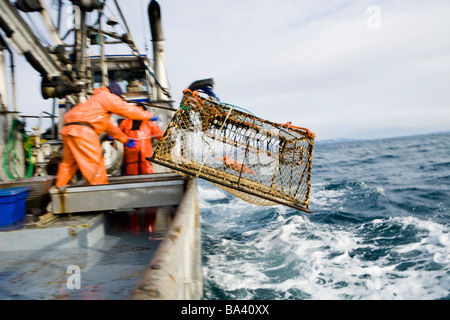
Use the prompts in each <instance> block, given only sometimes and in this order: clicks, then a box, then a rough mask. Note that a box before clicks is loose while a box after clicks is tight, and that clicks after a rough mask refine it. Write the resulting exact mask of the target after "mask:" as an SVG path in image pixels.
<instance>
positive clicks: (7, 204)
mask: <svg viewBox="0 0 450 320" xmlns="http://www.w3.org/2000/svg"><path fill="white" fill-rule="evenodd" d="M30 190H31V187H17V188H7V189H0V226H1V227H4V226H9V225H12V224H14V223H16V222H17V221H20V220H22V219H23V218H24V217H25V206H26V199H27V197H28V192H29V191H30Z"/></svg>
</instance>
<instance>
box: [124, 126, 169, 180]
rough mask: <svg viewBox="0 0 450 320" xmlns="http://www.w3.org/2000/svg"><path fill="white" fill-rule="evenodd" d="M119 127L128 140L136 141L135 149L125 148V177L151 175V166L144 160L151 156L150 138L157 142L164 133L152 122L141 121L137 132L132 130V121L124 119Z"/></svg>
mask: <svg viewBox="0 0 450 320" xmlns="http://www.w3.org/2000/svg"><path fill="white" fill-rule="evenodd" d="M119 127H120V129H122V131H123V132H125V133H126V134H127V135H128V136H130V138H133V139H136V140H137V145H136V147H134V148H127V147H125V153H124V161H123V162H124V164H125V166H126V167H125V173H126V174H127V175H132V174H148V173H153V167H152V164H151V163H150V161H148V160H146V159H145V158H146V157H151V156H152V155H153V148H152V138H156V139H158V140H159V139H161V137H162V136H163V135H164V132H163V131H162V130H161V129H160V128H159V127H158V125H157V124H156V123H154V122H152V121H142V123H141V124H140V126H139V130H133V120H132V119H125V120H123V121H122V122H121V123H120V125H119Z"/></svg>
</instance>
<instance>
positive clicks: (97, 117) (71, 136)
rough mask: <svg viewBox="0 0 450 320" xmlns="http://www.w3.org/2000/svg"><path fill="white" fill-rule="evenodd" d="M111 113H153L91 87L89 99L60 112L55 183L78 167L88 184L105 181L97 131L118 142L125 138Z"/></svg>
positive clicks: (129, 115)
mask: <svg viewBox="0 0 450 320" xmlns="http://www.w3.org/2000/svg"><path fill="white" fill-rule="evenodd" d="M112 113H114V114H118V115H120V116H123V117H126V118H131V119H135V120H149V119H150V118H151V117H152V116H153V115H152V113H150V112H148V111H144V110H142V108H140V107H137V106H134V105H131V104H128V103H126V102H125V101H123V100H122V99H121V98H119V97H118V96H116V95H115V94H112V93H111V92H110V91H109V89H108V88H106V87H100V88H97V89H94V94H93V95H92V97H91V98H90V99H88V100H87V101H86V102H84V103H80V104H78V105H76V106H75V107H74V108H72V109H71V110H69V111H68V112H67V113H66V114H65V116H64V128H63V129H62V130H61V132H60V134H61V135H62V137H63V160H62V162H61V163H60V165H59V168H58V175H57V179H56V186H57V187H62V186H65V185H66V184H67V183H68V182H69V181H70V179H71V178H72V176H73V175H74V174H75V172H76V171H77V170H78V169H80V171H81V173H82V174H83V176H84V178H85V179H86V181H87V182H88V183H89V184H91V185H93V184H107V183H108V179H107V176H106V167H105V162H104V159H103V155H102V148H101V145H100V140H99V138H98V135H99V134H101V133H103V132H105V131H106V133H107V134H108V135H109V136H111V137H113V138H115V139H117V140H119V141H120V142H122V143H125V142H127V141H128V139H129V137H128V136H127V135H126V134H125V133H123V132H122V131H121V130H120V129H119V128H118V127H116V126H115V125H114V124H113V123H112V122H111V119H110V116H111V114H112ZM70 123H72V124H70ZM77 123H78V124H77ZM79 123H82V124H79ZM83 124H84V125H83Z"/></svg>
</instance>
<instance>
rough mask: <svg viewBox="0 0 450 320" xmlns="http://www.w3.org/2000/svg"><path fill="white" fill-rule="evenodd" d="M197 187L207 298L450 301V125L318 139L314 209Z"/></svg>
mask: <svg viewBox="0 0 450 320" xmlns="http://www.w3.org/2000/svg"><path fill="white" fill-rule="evenodd" d="M197 188H198V195H199V201H200V210H201V217H202V246H203V252H204V253H203V273H204V299H207V300H216V299H233V300H234V299H238V300H239V299H261V300H266V299H270V300H278V299H283V300H284V299H295V300H297V299H314V300H315V299H332V300H337V299H345V300H346V299H352V300H353V299H364V300H365V299H383V300H387V299H402V300H403V299H405V300H406V299H420V300H425V299H426V300H430V299H450V133H443V134H430V135H422V136H411V137H403V138H392V139H382V140H368V141H352V142H345V143H338V142H336V143H317V144H316V146H315V148H314V154H313V169H312V189H311V203H310V206H309V208H310V209H311V210H312V211H313V214H307V213H303V212H300V211H296V210H295V209H292V208H289V207H285V206H274V207H262V206H257V205H252V204H249V203H247V202H244V201H242V200H240V199H238V198H236V197H234V196H233V195H231V194H229V193H227V192H226V191H223V190H221V189H219V188H217V187H215V186H214V185H212V184H210V183H209V182H207V181H204V180H199V181H198V182H197Z"/></svg>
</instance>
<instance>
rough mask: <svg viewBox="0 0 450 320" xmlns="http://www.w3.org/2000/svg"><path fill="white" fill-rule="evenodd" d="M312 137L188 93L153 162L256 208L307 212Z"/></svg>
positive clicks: (301, 130) (233, 107) (299, 129)
mask: <svg viewBox="0 0 450 320" xmlns="http://www.w3.org/2000/svg"><path fill="white" fill-rule="evenodd" d="M313 147H314V133H312V132H311V131H309V130H308V129H305V128H300V127H294V126H292V125H290V124H278V123H273V122H270V121H267V120H263V119H260V118H258V117H256V116H254V115H252V114H250V113H248V112H246V111H243V110H242V109H240V108H238V107H236V106H233V105H229V104H224V103H219V102H216V101H214V100H210V99H206V98H204V97H202V96H200V94H199V93H198V92H196V91H194V92H192V91H190V90H184V96H183V100H182V102H181V104H180V108H179V109H178V110H177V112H176V114H175V115H174V117H173V118H172V120H171V122H170V123H169V124H168V126H167V129H166V131H165V134H164V136H163V137H162V138H161V140H160V142H159V143H158V146H157V147H156V150H155V152H154V154H153V157H152V161H153V162H155V163H158V164H161V165H164V166H166V167H169V168H172V169H174V170H176V171H178V172H179V173H181V174H183V175H185V176H190V177H196V178H202V179H205V180H208V181H211V182H212V183H214V184H215V185H217V186H219V187H221V188H222V189H224V190H226V191H228V192H231V193H233V194H234V195H236V196H237V197H239V198H241V199H243V200H245V201H248V202H250V203H254V204H258V205H276V204H283V205H287V206H290V207H293V208H296V209H298V210H302V211H306V212H311V211H310V210H309V209H308V205H309V196H310V189H311V166H312V153H313Z"/></svg>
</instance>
